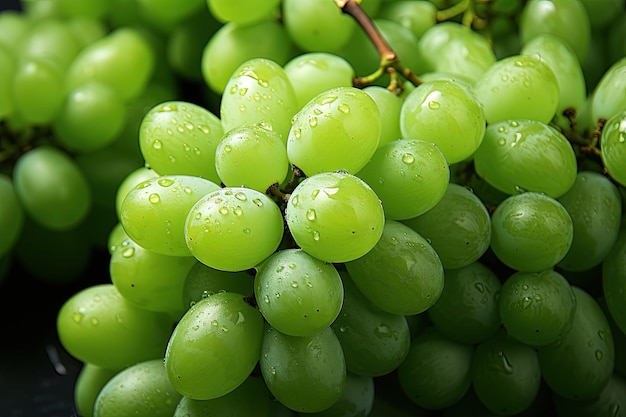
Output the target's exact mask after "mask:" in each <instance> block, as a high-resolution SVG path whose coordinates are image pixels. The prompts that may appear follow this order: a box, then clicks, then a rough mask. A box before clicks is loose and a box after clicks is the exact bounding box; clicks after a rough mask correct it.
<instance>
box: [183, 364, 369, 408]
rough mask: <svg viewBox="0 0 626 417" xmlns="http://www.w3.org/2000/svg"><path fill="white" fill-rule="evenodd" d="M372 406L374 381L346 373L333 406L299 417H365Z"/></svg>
mask: <svg viewBox="0 0 626 417" xmlns="http://www.w3.org/2000/svg"><path fill="white" fill-rule="evenodd" d="M373 405H374V379H373V378H371V377H367V376H358V375H353V374H351V373H350V372H348V373H346V385H345V387H344V389H343V394H342V395H341V397H340V398H339V399H338V400H337V402H336V403H335V404H333V405H331V406H330V407H329V408H327V409H325V410H323V411H319V412H317V413H300V417H365V416H369V415H370V413H371V411H372V407H373ZM175 417H176V416H175Z"/></svg>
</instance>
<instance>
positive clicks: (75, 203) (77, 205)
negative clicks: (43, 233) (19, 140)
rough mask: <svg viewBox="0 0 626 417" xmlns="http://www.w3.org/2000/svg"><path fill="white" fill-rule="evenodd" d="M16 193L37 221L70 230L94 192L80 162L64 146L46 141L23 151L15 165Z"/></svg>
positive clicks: (59, 228)
mask: <svg viewBox="0 0 626 417" xmlns="http://www.w3.org/2000/svg"><path fill="white" fill-rule="evenodd" d="M13 185H14V187H15V193H16V194H17V197H18V199H19V201H20V204H21V205H22V207H23V208H24V211H25V212H26V213H27V214H28V215H29V216H30V217H31V218H32V219H34V220H35V221H36V222H37V223H39V224H41V225H42V226H44V227H46V228H50V229H55V230H67V229H70V228H72V227H74V226H76V225H77V224H78V223H80V222H81V221H82V220H83V219H84V218H85V217H86V216H87V213H88V212H89V209H90V207H91V201H92V197H91V192H90V190H89V185H88V184H87V181H86V180H85V176H84V175H83V173H82V172H81V170H80V169H79V168H78V166H77V165H76V162H74V160H73V159H72V158H70V156H69V155H68V154H66V153H65V152H63V151H62V150H61V149H58V148H55V147H52V146H49V145H44V146H40V147H37V148H35V149H32V150H30V151H29V152H27V153H25V154H24V155H22V156H21V157H20V158H19V159H18V161H17V163H16V164H15V166H14V168H13Z"/></svg>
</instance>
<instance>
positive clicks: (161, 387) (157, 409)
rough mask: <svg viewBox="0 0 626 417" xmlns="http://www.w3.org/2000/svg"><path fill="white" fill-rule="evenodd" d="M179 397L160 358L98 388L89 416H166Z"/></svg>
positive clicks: (136, 367)
mask: <svg viewBox="0 0 626 417" xmlns="http://www.w3.org/2000/svg"><path fill="white" fill-rule="evenodd" d="M181 398H182V395H181V394H180V393H178V392H177V391H176V390H175V389H174V387H173V386H172V384H171V383H170V381H169V379H168V377H167V373H166V372H165V367H164V366H163V360H162V359H152V360H148V361H142V362H138V363H136V364H133V365H131V366H129V367H128V368H126V369H123V370H122V371H120V372H118V373H117V374H116V375H115V376H114V377H113V378H111V379H110V380H109V381H108V382H107V383H106V384H105V385H104V387H102V391H100V393H99V394H98V396H97V397H96V401H95V403H94V409H93V416H94V417H116V416H124V415H127V416H130V415H133V416H137V417H148V416H150V417H170V416H171V415H172V414H173V413H174V410H175V409H176V405H177V404H178V402H179V401H180V399H181Z"/></svg>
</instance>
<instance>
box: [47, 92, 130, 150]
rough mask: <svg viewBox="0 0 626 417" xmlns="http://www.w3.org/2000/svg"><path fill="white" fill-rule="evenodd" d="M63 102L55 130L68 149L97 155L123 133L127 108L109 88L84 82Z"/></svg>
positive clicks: (55, 123) (119, 97) (55, 119)
mask: <svg viewBox="0 0 626 417" xmlns="http://www.w3.org/2000/svg"><path fill="white" fill-rule="evenodd" d="M64 99H65V100H64V101H63V103H62V105H61V108H60V109H59V112H58V114H57V115H56V117H55V118H54V120H53V121H52V128H53V131H54V133H55V135H56V137H57V138H58V139H59V142H60V143H61V145H63V146H64V147H65V148H67V149H69V150H71V151H73V152H79V153H87V152H94V151H97V150H100V149H103V148H105V147H107V146H108V145H110V144H112V143H113V142H114V141H115V139H116V138H117V136H118V135H119V134H120V133H121V131H122V129H123V127H124V122H125V118H126V109H125V106H124V101H123V99H122V97H121V96H120V95H119V94H118V93H117V92H116V91H115V90H113V89H112V88H111V87H110V86H109V85H107V84H104V83H101V82H98V81H93V82H85V83H84V84H82V85H80V86H77V87H76V89H74V90H71V91H70V92H69V93H68V95H67V96H66V97H64Z"/></svg>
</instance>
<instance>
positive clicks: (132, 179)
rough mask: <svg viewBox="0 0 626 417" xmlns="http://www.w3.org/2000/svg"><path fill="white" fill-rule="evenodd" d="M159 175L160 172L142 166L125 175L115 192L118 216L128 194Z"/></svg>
mask: <svg viewBox="0 0 626 417" xmlns="http://www.w3.org/2000/svg"><path fill="white" fill-rule="evenodd" d="M158 176H159V174H157V173H156V172H155V171H154V170H153V169H151V168H148V167H145V166H142V167H139V168H136V169H134V170H133V171H132V172H130V173H128V175H126V177H124V179H123V180H122V181H121V182H120V184H119V185H118V187H117V190H116V193H115V212H116V214H117V216H118V218H119V216H120V214H121V213H122V204H123V203H124V199H125V198H126V195H127V194H128V193H129V192H130V191H131V190H132V189H133V188H135V187H136V186H138V185H139V184H141V183H142V182H144V181H147V180H149V179H152V178H156V177H158Z"/></svg>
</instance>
